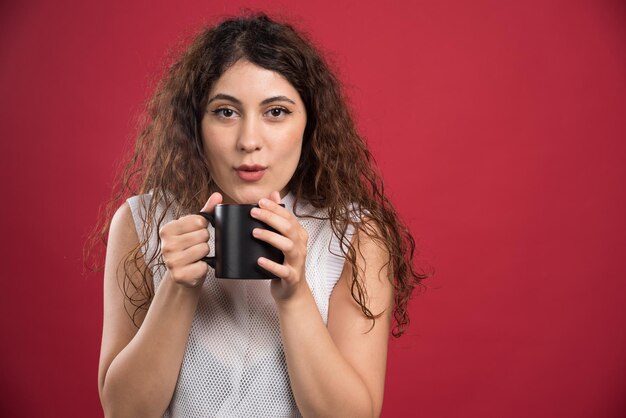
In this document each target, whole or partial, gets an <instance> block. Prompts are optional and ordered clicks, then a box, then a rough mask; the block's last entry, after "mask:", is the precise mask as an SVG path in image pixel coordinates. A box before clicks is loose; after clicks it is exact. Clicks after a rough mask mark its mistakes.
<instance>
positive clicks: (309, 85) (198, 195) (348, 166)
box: [96, 14, 427, 337]
mask: <svg viewBox="0 0 626 418" xmlns="http://www.w3.org/2000/svg"><path fill="white" fill-rule="evenodd" d="M239 60H246V61H249V62H251V63H253V64H255V65H257V66H259V67H262V68H265V69H268V70H271V71H275V72H277V73H279V74H281V75H282V76H283V77H284V78H285V79H287V80H288V81H289V83H291V84H292V85H293V86H294V88H295V89H296V90H297V91H298V93H299V94H300V97H301V98H302V101H303V103H304V105H305V108H306V112H307V124H306V127H305V131H304V138H303V145H302V153H301V157H300V161H299V163H298V166H297V168H296V171H295V174H294V175H293V177H292V179H291V180H290V182H289V185H288V188H289V190H290V191H291V192H292V193H293V194H294V196H295V204H294V212H296V216H300V215H298V214H297V204H298V201H301V200H306V201H308V202H310V203H311V204H312V205H313V206H314V207H317V208H324V209H325V211H326V213H327V214H328V219H329V220H330V222H331V226H332V229H333V232H334V233H335V235H336V236H337V237H338V238H339V239H340V240H341V243H342V244H343V245H341V246H340V247H341V248H342V251H343V252H344V254H343V255H344V256H345V257H346V260H347V261H348V262H349V263H350V265H351V266H352V267H353V268H352V282H351V293H352V297H353V298H354V300H355V301H356V303H358V305H359V306H360V308H361V311H362V312H363V314H364V315H365V316H366V317H367V318H369V319H371V320H372V321H373V322H372V326H373V325H374V322H375V320H376V318H378V317H379V316H380V313H379V314H374V313H372V312H371V311H370V309H369V308H368V306H367V300H368V298H367V292H366V288H365V286H364V283H363V279H362V275H360V272H359V271H358V269H357V268H356V266H357V249H356V248H355V245H353V244H352V243H351V242H350V239H349V237H348V236H347V235H346V233H345V231H346V230H347V227H348V225H352V226H353V227H355V228H357V230H360V231H362V232H363V233H365V234H366V235H367V236H368V237H370V238H371V239H373V240H375V241H376V242H377V243H378V244H379V245H381V246H382V248H384V249H386V251H387V252H388V256H389V258H388V260H387V266H388V272H389V274H388V277H387V279H388V280H389V281H390V282H391V283H392V284H393V288H394V308H393V319H394V326H393V329H392V335H394V336H395V337H399V336H400V335H402V334H403V333H404V331H405V330H406V327H407V326H408V324H409V315H408V309H407V305H408V302H409V299H410V297H411V294H412V292H413V290H414V289H415V288H416V286H418V285H420V284H421V281H422V280H423V279H425V278H426V277H427V275H425V274H420V273H418V272H417V270H416V268H415V267H414V265H413V258H414V255H415V254H414V253H415V241H414V239H413V237H412V236H411V234H410V232H409V230H408V228H407V227H406V226H405V225H404V224H403V223H402V222H401V220H400V219H399V217H398V214H397V213H396V211H395V209H394V207H393V206H392V204H391V202H390V201H389V200H388V199H387V197H386V196H385V194H384V187H383V181H382V178H381V176H380V174H379V172H378V169H377V167H376V164H375V162H374V159H373V157H372V155H371V154H370V152H369V151H368V149H367V147H366V145H365V142H364V141H363V139H362V138H361V137H360V136H359V134H358V133H357V131H356V128H355V124H354V122H353V118H352V116H351V114H350V111H349V109H348V106H347V104H346V100H345V99H344V97H343V93H342V89H341V84H340V82H339V81H338V79H337V78H336V77H335V75H334V74H333V73H332V72H331V71H330V70H329V67H328V65H327V64H326V62H325V60H324V59H323V57H322V55H321V54H320V53H319V52H318V51H317V50H316V49H315V47H314V46H313V44H312V42H310V41H309V40H308V39H306V38H305V37H304V35H302V34H300V33H299V32H298V31H296V30H295V29H294V28H293V27H292V26H291V25H289V24H285V23H281V22H277V21H274V20H272V19H271V18H269V17H268V16H267V15H265V14H252V15H247V16H239V17H235V18H230V19H226V20H224V21H222V22H221V23H219V24H217V25H216V26H214V27H210V28H206V29H205V30H203V31H202V32H201V33H199V35H198V36H196V38H195V39H194V40H193V41H192V42H191V44H190V45H189V46H188V48H187V49H186V50H185V51H184V52H183V53H182V54H181V56H180V57H179V58H178V59H177V60H176V61H175V63H174V64H173V65H172V66H171V67H170V68H169V69H168V71H167V72H166V74H165V76H164V77H163V79H162V80H161V81H160V82H159V84H158V85H157V87H156V91H155V93H154V95H153V97H152V98H151V99H150V100H149V102H148V104H147V116H148V118H147V120H146V122H145V124H144V126H143V128H141V129H140V132H139V135H138V137H137V140H136V143H135V149H134V152H133V153H132V156H130V157H129V158H128V160H127V161H126V163H125V166H124V168H123V170H122V173H121V177H120V178H119V180H118V181H117V184H116V188H115V191H114V193H113V196H112V198H111V200H110V202H109V203H108V205H107V209H106V211H105V213H104V214H103V217H102V219H101V221H100V225H99V226H98V227H97V228H96V231H97V232H96V234H97V236H98V238H99V239H101V240H102V242H104V244H105V246H106V237H107V234H108V230H109V228H110V224H111V218H112V213H113V211H114V210H115V208H116V207H118V206H119V205H120V204H121V203H123V202H124V200H125V199H126V198H127V197H130V196H132V195H136V194H142V193H147V192H151V193H152V196H153V197H152V199H151V200H150V202H151V203H150V205H149V207H148V208H147V215H146V216H147V219H146V220H145V222H144V226H143V228H144V234H143V237H145V238H144V239H143V242H140V243H139V245H138V246H137V247H136V248H135V249H134V250H133V251H132V252H131V253H129V254H127V256H126V258H125V260H124V267H125V268H124V272H125V277H124V282H123V283H124V284H123V291H124V294H125V296H126V298H127V299H128V300H129V302H130V304H131V305H132V306H134V308H135V310H134V312H129V315H130V316H131V318H132V319H133V321H134V322H135V324H136V321H135V318H136V315H137V313H138V312H139V311H140V310H147V308H148V306H149V304H150V302H151V300H152V297H153V294H152V287H151V285H150V280H151V274H150V272H149V268H148V267H147V266H148V265H149V264H150V263H152V262H155V261H158V260H156V258H157V253H158V251H155V252H153V253H152V254H153V256H152V258H153V259H151V260H142V257H144V254H143V253H142V251H141V248H144V246H145V245H146V243H147V241H148V240H149V237H150V235H151V234H152V232H153V231H154V228H156V230H157V231H158V229H159V228H160V226H161V225H162V223H163V220H164V214H163V215H161V216H160V217H159V219H155V218H156V217H157V205H158V204H159V203H160V204H164V206H165V208H166V210H165V212H167V211H168V210H170V209H172V210H174V211H175V216H176V217H180V216H183V215H185V214H189V213H193V212H197V208H199V207H202V206H203V205H204V203H205V202H206V200H207V199H208V197H209V196H210V194H211V193H212V192H214V191H217V186H216V184H215V183H214V181H213V180H212V178H211V174H210V172H211V171H210V167H209V166H208V164H207V161H206V159H205V157H204V152H203V142H202V135H201V130H200V121H201V120H202V117H203V113H204V111H205V107H206V105H207V100H208V93H209V91H210V90H211V87H212V85H213V84H214V83H215V82H216V81H217V80H218V79H219V78H220V76H221V75H222V74H223V73H224V72H225V71H226V70H227V69H228V68H230V66H232V65H233V64H234V63H236V62H237V61H239ZM346 208H359V209H360V210H361V213H362V214H366V215H367V216H366V220H365V221H359V220H356V219H354V213H352V211H350V210H346ZM165 212H164V213H165ZM159 245H160V242H159ZM140 261H145V262H143V263H142V262H140ZM131 263H132V264H134V267H135V268H137V269H139V270H140V272H141V274H142V277H143V281H142V283H140V284H137V283H134V282H133V281H131V280H130V277H129V275H128V273H127V272H128V271H129V267H130V265H131Z"/></svg>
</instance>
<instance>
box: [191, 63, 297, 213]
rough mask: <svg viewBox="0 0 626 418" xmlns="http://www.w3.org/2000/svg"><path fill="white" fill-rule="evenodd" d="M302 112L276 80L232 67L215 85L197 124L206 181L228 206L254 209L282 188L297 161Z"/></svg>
mask: <svg viewBox="0 0 626 418" xmlns="http://www.w3.org/2000/svg"><path fill="white" fill-rule="evenodd" d="M305 126H306V110H305V108H304V103H303V102H302V99H301V98H300V95H299V94H298V92H297V91H296V89H295V88H294V87H293V86H292V85H291V84H290V83H289V82H288V81H287V80H286V79H285V78H284V77H283V76H281V75H280V74H278V73H276V72H274V71H270V70H266V69H264V68H261V67H258V66H256V65H254V64H252V63H250V62H248V61H243V60H242V61H237V62H236V63H235V64H233V65H232V66H231V67H230V68H229V69H228V70H227V71H226V72H224V74H222V76H221V77H220V78H219V79H218V80H217V81H216V82H215V83H214V85H213V87H212V89H211V91H210V92H209V100H208V103H207V107H206V112H205V114H204V117H203V118H202V141H203V143H204V153H205V156H206V159H207V161H208V163H209V167H210V170H211V177H212V178H213V180H214V181H215V183H216V184H217V186H218V187H219V189H220V191H221V192H222V194H223V195H224V202H227V203H256V202H258V201H259V200H260V199H261V198H263V197H269V195H270V193H271V192H272V191H274V190H277V191H279V192H280V194H281V196H284V195H285V194H286V193H287V191H288V190H287V183H289V180H290V179H291V177H292V176H293V173H294V172H295V170H296V166H297V165H298V160H299V159H300V152H301V150H302V137H303V134H304V128H305Z"/></svg>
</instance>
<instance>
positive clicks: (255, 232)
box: [252, 228, 261, 237]
mask: <svg viewBox="0 0 626 418" xmlns="http://www.w3.org/2000/svg"><path fill="white" fill-rule="evenodd" d="M252 235H253V236H255V237H258V236H259V235H261V231H259V228H254V229H253V230H252Z"/></svg>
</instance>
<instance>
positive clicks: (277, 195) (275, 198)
mask: <svg viewBox="0 0 626 418" xmlns="http://www.w3.org/2000/svg"><path fill="white" fill-rule="evenodd" d="M270 199H271V200H273V201H274V202H276V203H278V204H280V193H279V192H277V191H273V192H272V193H271V194H270Z"/></svg>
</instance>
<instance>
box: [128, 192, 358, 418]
mask: <svg viewBox="0 0 626 418" xmlns="http://www.w3.org/2000/svg"><path fill="white" fill-rule="evenodd" d="M151 198H152V195H151V194H144V195H141V196H135V197H132V198H130V199H128V203H129V204H130V208H131V211H132V214H133V219H134V222H135V227H136V230H137V234H138V237H139V240H140V242H143V240H144V235H143V234H144V219H145V218H146V216H145V214H146V211H147V207H148V204H149V203H150V199H151ZM282 202H283V203H284V204H285V207H286V208H287V209H288V210H290V211H291V212H293V203H294V197H293V195H292V194H288V195H287V196H285V197H284V198H283V200H282ZM163 212H164V207H163V206H162V205H159V206H158V207H157V214H156V219H159V218H160V216H161V215H162V214H163ZM171 212H172V211H170V213H165V218H164V221H163V224H162V225H164V224H165V223H167V222H170V221H172V220H174V217H173V213H171ZM297 213H298V215H302V214H306V215H313V216H316V217H320V218H324V217H326V216H327V214H326V211H324V210H321V209H316V208H314V207H313V206H311V205H310V204H308V203H307V202H302V201H299V202H298V207H297ZM298 220H299V222H300V224H301V225H302V226H303V227H304V228H305V229H306V231H307V232H308V235H309V241H308V248H307V259H306V280H307V283H308V285H309V288H310V289H311V292H312V294H313V297H314V299H315V303H316V304H317V307H318V309H319V312H320V315H321V317H322V319H323V321H324V323H326V322H327V318H328V302H329V299H330V295H331V292H332V290H333V288H334V286H335V284H336V283H337V280H338V279H339V276H340V274H341V271H342V269H343V264H344V257H343V256H342V255H341V254H342V252H341V249H340V242H339V239H337V237H336V236H335V235H334V234H333V232H332V229H331V227H330V221H329V220H324V219H313V218H308V217H301V218H298ZM151 229H152V231H153V232H152V233H151V236H150V237H149V240H148V242H147V245H145V246H144V247H143V248H142V251H143V253H144V257H145V259H146V260H147V261H148V267H149V268H150V269H151V271H152V275H153V278H154V289H155V291H156V289H157V288H158V287H159V284H160V283H161V280H162V278H163V275H164V274H165V267H164V266H163V264H162V258H161V255H160V248H159V243H158V240H157V239H158V228H151ZM209 232H210V234H211V239H210V241H209V246H210V248H211V254H210V255H213V254H214V245H213V244H214V241H213V239H214V236H215V234H214V231H213V227H212V226H211V225H209ZM352 232H353V229H352V228H351V227H349V229H348V230H347V234H346V235H347V237H348V239H349V238H350V236H351V234H352ZM152 255H156V261H152V262H150V261H149V260H152V259H154V257H152ZM159 261H160V263H159ZM300 416H301V415H300V413H299V411H298V408H297V406H296V402H295V400H294V397H293V393H292V392H291V387H290V384H289V375H288V373H287V363H286V361H285V354H284V350H283V345H282V340H281V336H280V325H279V320H278V310H277V307H276V303H275V301H274V299H273V298H272V296H271V293H270V280H232V279H217V278H215V272H214V270H213V269H212V268H209V272H208V274H207V277H206V280H205V281H204V284H203V288H202V293H201V296H200V301H199V304H198V308H197V310H196V314H195V317H194V319H193V322H192V325H191V331H190V334H189V340H188V341H187V348H186V351H185V355H184V359H183V363H182V367H181V370H180V374H179V376H178V381H177V383H176V389H175V391H174V395H173V397H172V400H171V403H170V405H169V407H168V409H167V411H166V413H165V415H164V417H168V418H169V417H185V418H194V417H198V418H208V417H300Z"/></svg>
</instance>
